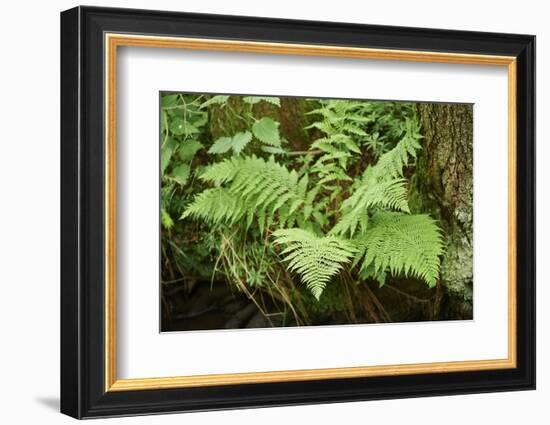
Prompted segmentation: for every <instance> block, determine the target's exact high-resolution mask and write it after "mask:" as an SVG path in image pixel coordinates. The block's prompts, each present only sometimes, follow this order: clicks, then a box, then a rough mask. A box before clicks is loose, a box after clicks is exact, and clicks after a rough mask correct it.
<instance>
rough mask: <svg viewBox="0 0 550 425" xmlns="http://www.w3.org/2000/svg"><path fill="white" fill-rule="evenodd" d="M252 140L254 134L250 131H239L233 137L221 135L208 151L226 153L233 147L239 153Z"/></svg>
mask: <svg viewBox="0 0 550 425" xmlns="http://www.w3.org/2000/svg"><path fill="white" fill-rule="evenodd" d="M251 140H252V134H251V133H250V132H249V131H245V132H239V133H237V134H235V135H234V136H233V137H220V138H219V139H218V140H216V141H215V142H214V144H213V145H212V146H211V147H210V149H208V153H226V152H227V151H229V150H230V149H233V152H234V153H235V154H236V155H238V154H240V153H241V151H242V150H243V149H244V147H245V146H246V145H248V143H249V142H250V141H251Z"/></svg>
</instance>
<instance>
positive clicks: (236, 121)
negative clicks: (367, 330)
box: [160, 93, 443, 309]
mask: <svg viewBox="0 0 550 425" xmlns="http://www.w3.org/2000/svg"><path fill="white" fill-rule="evenodd" d="M285 102H289V100H286V101H285ZM306 103H307V105H308V108H309V109H308V112H307V114H308V115H307V116H308V117H309V123H308V125H307V126H305V129H304V128H303V126H302V127H301V128H300V129H301V131H304V132H305V134H306V135H307V136H308V137H309V138H310V139H311V142H310V143H308V145H307V146H304V147H302V148H299V147H297V146H296V141H293V140H292V139H291V137H288V134H283V129H282V126H281V125H280V123H279V119H282V117H284V116H285V115H284V112H285V111H283V108H281V101H280V99H279V98H277V97H265V96H245V97H238V96H225V95H223V96H222V95H217V96H204V95H202V96H201V95H187V94H172V93H167V94H163V95H162V97H161V122H160V124H161V125H160V128H161V160H160V162H161V164H160V170H161V174H162V188H161V224H162V227H163V232H164V233H163V252H167V253H171V254H170V255H173V256H174V257H175V258H176V260H175V261H176V263H177V264H180V265H181V267H182V268H193V267H192V266H191V265H190V264H191V263H193V262H195V263H201V264H206V266H204V268H206V269H209V270H210V273H211V275H212V276H214V275H216V274H219V273H221V274H223V276H224V277H225V279H227V281H228V282H232V283H233V284H234V285H235V287H236V288H238V290H240V291H246V290H247V288H254V290H257V289H258V288H260V289H261V291H265V292H267V293H269V294H271V295H272V296H275V295H273V294H274V293H279V296H278V297H279V298H277V299H283V300H285V302H287V303H290V306H291V307H292V309H294V307H295V306H294V305H293V303H294V302H297V301H296V300H299V302H302V301H303V300H305V301H304V303H305V304H304V305H307V302H316V301H315V300H317V301H319V300H323V299H324V297H325V296H324V295H323V294H324V293H325V292H324V291H325V288H327V285H329V284H330V283H331V282H332V281H336V283H338V285H335V287H337V288H347V290H348V293H347V295H346V297H347V298H346V300H348V301H346V302H347V303H349V302H350V301H349V298H350V297H351V295H350V294H351V293H352V292H353V291H351V290H350V282H355V283H358V282H361V281H364V280H377V281H378V282H379V283H380V284H383V282H384V281H385V277H386V275H387V274H390V275H392V276H395V277H397V278H402V277H406V278H414V279H419V280H422V281H424V282H425V283H426V284H427V285H428V286H430V287H431V286H433V285H434V284H435V282H436V281H437V279H438V276H439V264H440V256H441V255H442V253H443V239H442V235H441V233H440V230H439V227H438V226H437V223H436V222H435V221H434V220H433V219H431V218H430V217H429V216H427V215H411V214H410V210H409V205H408V200H409V199H408V197H409V194H408V187H409V180H410V175H411V170H413V169H414V168H413V167H414V166H415V158H416V155H417V151H418V150H420V149H421V145H420V140H421V135H420V129H419V126H418V123H417V120H416V117H415V114H414V108H413V107H412V105H410V104H406V103H397V102H377V101H354V100H318V99H311V100H308V101H307V102H306ZM287 104H288V103H283V105H287ZM279 113H280V114H281V115H278V114H279ZM220 114H221V115H220ZM213 116H215V117H218V118H216V119H217V121H216V122H215V123H213V122H212V121H211V120H212V117H213ZM220 116H222V117H224V118H223V120H222V119H221V118H219V117H220ZM277 117H279V118H277ZM286 119H288V117H287V118H286ZM214 124H215V127H216V131H215V132H214V131H213V130H212V128H213V125H214ZM214 133H215V134H216V135H215V136H214ZM287 139H288V141H287ZM174 217H180V220H175V219H174ZM205 235H207V236H205ZM182 241H185V243H184V242H182ZM166 255H168V254H166ZM352 260H354V261H352ZM295 281H296V282H297V286H295V285H294V282H295ZM300 285H303V286H300ZM331 286H332V285H331ZM299 287H302V288H306V289H305V290H304V291H306V292H305V293H306V294H307V297H309V299H310V301H307V300H308V298H307V297H306V296H300V295H299V294H300V290H298V289H297V288H299ZM307 291H309V294H308V293H307ZM332 291H333V292H334V291H335V289H334V288H333V289H332ZM289 294H290V295H289ZM297 294H298V295H297ZM310 294H311V295H310ZM312 295H313V297H312ZM322 295H323V296H322ZM290 299H292V300H294V301H289V300H290ZM300 300H302V301H300ZM329 301H330V302H329ZM326 302H327V303H328V304H326V305H333V307H334V305H336V304H338V306H339V307H338V308H343V305H344V304H343V303H344V296H343V294H338V295H337V296H336V295H334V294H333V295H331V297H330V300H328V298H327V301H326ZM320 306H321V303H318V308H319V309H320V308H321V307H320ZM331 308H332V307H331ZM334 308H336V307H334Z"/></svg>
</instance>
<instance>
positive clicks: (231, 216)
mask: <svg viewBox="0 0 550 425" xmlns="http://www.w3.org/2000/svg"><path fill="white" fill-rule="evenodd" d="M200 178H201V180H203V181H206V182H210V183H213V184H214V185H215V186H217V187H215V188H213V189H207V190H206V191H204V192H202V193H200V194H198V195H197V196H196V197H195V199H194V200H193V202H192V203H191V204H190V205H189V206H188V208H187V209H186V210H185V212H184V213H183V215H182V218H186V217H195V218H202V219H204V220H206V221H208V222H211V223H212V224H219V223H221V222H224V223H226V224H234V223H236V222H237V221H238V220H241V219H242V218H246V220H247V226H250V224H251V222H252V220H253V218H254V217H255V218H256V219H257V220H258V222H259V224H260V228H261V230H262V231H263V230H264V228H265V226H266V225H269V224H271V223H273V222H274V221H275V217H277V218H278V222H279V223H285V222H287V221H289V220H292V219H295V215H296V212H297V210H298V208H299V207H302V206H304V204H305V203H306V196H307V179H306V178H302V179H301V180H299V179H298V173H296V171H294V170H292V171H289V170H288V169H287V168H286V167H284V166H283V165H280V164H279V163H277V162H275V160H274V159H273V157H271V158H270V159H269V160H267V161H266V160H264V159H262V158H258V157H256V156H248V157H233V158H231V159H226V160H224V161H222V162H218V163H216V164H214V165H211V166H209V167H208V168H207V169H206V170H205V171H204V173H203V174H202V175H201V176H200Z"/></svg>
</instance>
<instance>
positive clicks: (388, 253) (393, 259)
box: [356, 212, 443, 287]
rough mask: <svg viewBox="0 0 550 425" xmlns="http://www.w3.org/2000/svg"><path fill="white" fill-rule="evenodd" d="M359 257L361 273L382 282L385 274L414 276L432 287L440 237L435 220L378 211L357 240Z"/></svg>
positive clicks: (437, 274) (435, 277)
mask: <svg viewBox="0 0 550 425" xmlns="http://www.w3.org/2000/svg"><path fill="white" fill-rule="evenodd" d="M357 246H358V247H359V251H358V252H359V254H358V256H357V258H356V261H360V259H361V258H362V259H363V261H362V264H361V272H363V275H364V276H368V277H376V278H377V279H378V280H379V282H380V284H383V283H384V279H385V273H386V272H387V271H389V272H390V273H391V274H392V275H394V276H398V275H403V276H405V277H411V276H412V277H416V278H418V279H422V280H423V281H424V282H426V283H427V284H428V286H430V287H433V286H435V284H436V282H437V279H438V276H439V257H440V256H441V255H442V254H443V238H442V235H441V231H440V229H439V227H438V226H437V224H436V222H435V221H434V220H433V219H432V218H430V217H429V216H428V215H424V214H417V215H409V214H402V213H396V212H379V213H377V214H375V215H374V216H373V217H372V220H371V227H370V228H369V229H368V230H367V231H366V232H364V233H363V234H362V235H361V236H360V237H359V238H358V239H357Z"/></svg>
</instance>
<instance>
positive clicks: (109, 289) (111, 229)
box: [104, 33, 517, 391]
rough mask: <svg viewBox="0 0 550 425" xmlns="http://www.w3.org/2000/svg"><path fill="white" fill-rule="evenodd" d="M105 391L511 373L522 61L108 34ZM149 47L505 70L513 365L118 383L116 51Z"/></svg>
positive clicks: (512, 333) (511, 340)
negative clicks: (518, 88) (519, 72)
mask: <svg viewBox="0 0 550 425" xmlns="http://www.w3.org/2000/svg"><path fill="white" fill-rule="evenodd" d="M104 42H105V82H106V83H105V141H104V142H105V188H104V189H105V377H104V378H105V391H136V390H152V389H167V388H182V387H205V386H214V385H237V384H253V383H268V382H288V381H311V380H320V379H341V378H342V379H343V378H358V377H375V376H392V375H393V376H395V375H411V374H417V373H448V372H465V371H482V370H496V369H511V368H515V367H516V365H517V353H516V351H517V345H516V344H517V335H516V331H517V321H516V314H517V313H516V309H517V300H516V296H517V295H516V285H517V282H516V252H517V244H516V239H517V233H516V232H517V231H516V220H517V218H516V144H517V141H516V85H517V75H516V58H515V57H513V56H493V55H477V54H461V53H445V52H423V51H410V50H393V49H370V48H359V47H340V46H328V45H307V44H285V43H267V42H255V41H235V40H212V39H198V38H179V37H160V36H148V35H127V34H115V33H107V34H105V40H104ZM120 46H128V47H149V48H169V49H188V50H209V51H229V52H241V53H242V52H248V53H263V54H280V55H302V56H324V57H341V58H355V59H374V60H397V61H404V62H434V63H450V64H468V65H494V66H504V67H506V68H507V72H508V357H507V358H505V359H495V360H470V361H454V362H436V363H417V364H398V365H381V366H362V367H343V368H326V369H305V370H285V371H270V372H253V373H229V374H214V375H192V376H174V377H165V378H155V377H151V378H132V379H118V378H117V371H116V362H117V352H116V345H117V342H116V341H117V338H116V335H117V325H116V264H117V256H116V247H117V244H116V234H117V230H116V208H117V205H116V199H117V198H116V187H117V183H116V162H117V160H116V135H117V133H116V127H117V126H116V123H117V120H116V116H117V115H116V106H117V103H116V101H117V89H116V87H117V48H118V47H120Z"/></svg>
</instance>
